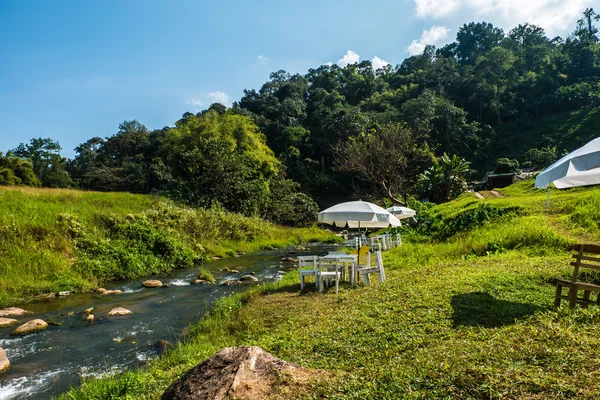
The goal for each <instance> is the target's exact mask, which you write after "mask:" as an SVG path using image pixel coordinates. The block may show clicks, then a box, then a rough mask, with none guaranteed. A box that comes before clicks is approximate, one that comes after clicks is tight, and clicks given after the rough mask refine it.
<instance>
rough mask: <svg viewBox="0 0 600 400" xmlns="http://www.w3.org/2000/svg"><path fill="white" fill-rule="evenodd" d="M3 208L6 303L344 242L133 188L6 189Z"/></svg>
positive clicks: (0, 196) (1, 281)
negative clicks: (265, 252)
mask: <svg viewBox="0 0 600 400" xmlns="http://www.w3.org/2000/svg"><path fill="white" fill-rule="evenodd" d="M0 205H1V207H0V308H3V307H6V306H10V305H14V304H22V303H25V302H28V301H30V300H32V299H34V298H35V297H36V296H37V295H40V294H43V293H58V292H61V291H70V292H82V291H87V290H91V289H93V288H95V287H98V286H100V285H102V284H104V283H106V282H109V281H114V280H124V279H134V278H137V277H141V276H150V275H155V274H160V273H164V272H167V271H170V270H173V269H179V268H187V267H192V266H199V265H201V264H202V263H204V262H206V261H209V260H212V259H213V258H214V257H228V256H234V255H236V254H239V253H245V252H252V251H256V250H259V249H266V248H279V247H285V246H290V245H296V244H300V243H307V242H318V241H319V242H334V241H336V240H337V239H338V238H337V237H335V236H333V235H331V234H330V233H328V232H325V231H323V230H321V229H316V228H305V229H292V228H284V227H279V226H275V225H273V224H271V223H268V222H265V221H263V220H261V219H259V218H247V217H243V216H241V215H238V214H233V213H229V212H226V211H224V210H222V209H211V210H204V209H192V208H187V207H182V206H179V205H176V204H175V203H173V202H171V201H168V200H166V199H164V198H161V197H158V196H147V195H135V194H130V193H102V192H84V191H78V190H66V189H36V188H23V187H18V188H15V187H0Z"/></svg>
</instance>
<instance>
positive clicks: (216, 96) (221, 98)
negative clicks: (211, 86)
mask: <svg viewBox="0 0 600 400" xmlns="http://www.w3.org/2000/svg"><path fill="white" fill-rule="evenodd" d="M208 98H209V100H210V103H211V104H212V103H221V104H223V105H224V106H228V105H229V95H228V94H227V93H225V92H222V91H220V90H217V91H216V92H210V93H209V94H208Z"/></svg>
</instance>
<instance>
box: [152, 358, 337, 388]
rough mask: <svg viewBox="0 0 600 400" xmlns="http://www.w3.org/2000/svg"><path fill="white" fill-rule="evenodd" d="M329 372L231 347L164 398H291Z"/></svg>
mask: <svg viewBox="0 0 600 400" xmlns="http://www.w3.org/2000/svg"><path fill="white" fill-rule="evenodd" d="M282 375H284V376H285V377H282ZM326 375H328V374H327V373H325V372H324V371H316V370H310V369H307V368H302V367H300V366H297V365H295V364H291V363H288V362H286V361H282V360H280V359H278V358H276V357H274V356H272V355H271V354H269V353H267V352H265V351H264V350H263V349H261V348H260V347H256V346H252V347H228V348H225V349H223V350H221V351H219V352H218V353H216V354H215V355H213V356H212V357H210V358H209V359H208V360H206V361H204V362H203V363H201V364H199V365H197V366H195V367H194V368H192V369H191V370H189V371H188V372H186V373H185V374H184V375H183V376H182V377H181V378H180V379H179V380H178V381H177V382H175V383H173V384H172V385H171V386H170V387H169V388H168V389H167V390H166V391H165V392H164V393H163V395H162V397H161V400H184V399H185V400H200V399H213V400H220V399H251V400H255V399H256V400H259V399H265V398H289V397H293V395H292V393H293V392H294V390H295V388H296V389H297V388H298V387H299V386H300V385H305V384H307V383H308V382H309V381H311V380H315V379H319V378H324V377H326Z"/></svg>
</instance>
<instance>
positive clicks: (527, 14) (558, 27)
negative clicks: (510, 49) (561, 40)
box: [414, 0, 597, 37]
mask: <svg viewBox="0 0 600 400" xmlns="http://www.w3.org/2000/svg"><path fill="white" fill-rule="evenodd" d="M595 1H597V0H568V1H566V0H527V1H523V0H414V2H415V6H416V14H417V16H418V17H421V18H433V19H436V20H443V21H444V23H447V22H446V21H448V20H450V21H448V22H452V23H456V22H459V23H463V22H468V21H473V20H476V21H482V20H485V21H486V22H491V23H493V24H494V25H495V26H498V27H501V28H503V29H504V30H505V31H508V30H510V29H512V28H514V27H515V26H517V25H518V24H520V23H526V22H528V23H530V24H535V25H539V26H541V27H542V28H544V30H545V31H546V33H547V34H548V36H550V37H552V36H555V35H561V36H565V35H566V34H568V33H570V32H571V31H572V30H574V28H575V22H576V21H577V19H579V18H581V13H582V12H583V10H584V9H585V8H586V7H591V6H592V5H593V4H592V3H594V2H595ZM457 18H460V21H459V20H457Z"/></svg>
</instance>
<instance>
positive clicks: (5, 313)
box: [0, 307, 33, 317]
mask: <svg viewBox="0 0 600 400" xmlns="http://www.w3.org/2000/svg"><path fill="white" fill-rule="evenodd" d="M31 314H33V313H32V312H31V311H27V310H23V309H22V308H17V307H8V308H5V309H4V310H0V317H22V316H23V315H31Z"/></svg>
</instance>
